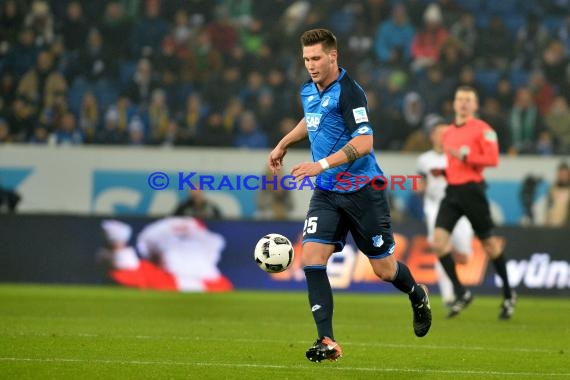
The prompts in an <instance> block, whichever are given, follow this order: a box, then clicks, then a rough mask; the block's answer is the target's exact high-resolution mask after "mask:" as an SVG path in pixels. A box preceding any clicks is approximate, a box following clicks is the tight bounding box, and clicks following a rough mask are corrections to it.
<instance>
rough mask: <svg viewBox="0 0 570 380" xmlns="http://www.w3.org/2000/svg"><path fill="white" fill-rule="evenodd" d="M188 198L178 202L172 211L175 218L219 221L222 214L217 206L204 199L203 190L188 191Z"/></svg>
mask: <svg viewBox="0 0 570 380" xmlns="http://www.w3.org/2000/svg"><path fill="white" fill-rule="evenodd" d="M188 193H189V197H188V198H186V200H184V201H182V202H180V203H179V204H178V206H176V209H175V210H174V215H176V216H193V217H195V218H200V219H220V218H221V217H222V212H221V211H220V208H219V207H218V205H216V204H215V203H214V202H212V201H211V200H209V199H208V198H206V196H205V194H204V190H202V189H190V190H188Z"/></svg>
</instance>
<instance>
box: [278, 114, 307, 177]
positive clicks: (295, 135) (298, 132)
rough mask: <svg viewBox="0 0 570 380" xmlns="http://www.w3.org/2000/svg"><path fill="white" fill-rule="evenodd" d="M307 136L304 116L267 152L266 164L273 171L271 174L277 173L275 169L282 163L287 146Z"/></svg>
mask: <svg viewBox="0 0 570 380" xmlns="http://www.w3.org/2000/svg"><path fill="white" fill-rule="evenodd" d="M308 136H309V133H308V132H307V122H306V121H305V118H302V119H301V120H300V121H299V122H298V123H297V125H296V126H295V128H293V130H292V131H291V132H289V133H287V134H286V135H285V136H284V137H283V138H282V139H281V141H279V142H278V143H277V146H275V148H274V149H273V150H272V151H271V153H269V157H268V165H269V168H271V170H272V171H273V174H277V171H278V170H279V168H281V166H282V165H283V157H285V154H287V148H289V147H290V146H291V145H293V144H295V143H298V142H299V141H303V140H305V139H306V138H307V137H308Z"/></svg>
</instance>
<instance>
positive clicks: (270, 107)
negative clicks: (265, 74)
mask: <svg viewBox="0 0 570 380" xmlns="http://www.w3.org/2000/svg"><path fill="white" fill-rule="evenodd" d="M278 111H279V109H278V107H277V105H276V104H275V99H274V98H273V92H272V91H271V90H270V89H269V88H266V89H264V90H263V91H262V92H261V93H260V94H259V96H258V97H257V104H256V105H255V107H254V109H253V112H254V113H255V115H256V117H257V121H258V123H259V127H260V128H261V130H262V131H264V132H265V133H267V134H268V133H270V131H271V130H272V129H273V128H274V127H275V122H276V121H277V120H281V118H282V117H285V114H279V113H278Z"/></svg>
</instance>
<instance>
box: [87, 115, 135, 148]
mask: <svg viewBox="0 0 570 380" xmlns="http://www.w3.org/2000/svg"><path fill="white" fill-rule="evenodd" d="M127 137H128V136H127V131H126V128H124V129H121V128H119V113H118V112H117V109H116V107H110V108H109V109H108V110H107V112H106V113H105V120H104V122H103V127H102V128H101V129H100V130H98V131H97V132H96V134H95V141H94V142H95V144H106V145H123V144H126V143H127Z"/></svg>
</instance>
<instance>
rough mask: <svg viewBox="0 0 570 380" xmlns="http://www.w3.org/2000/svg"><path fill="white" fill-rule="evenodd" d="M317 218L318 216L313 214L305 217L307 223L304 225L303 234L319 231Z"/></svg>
mask: <svg viewBox="0 0 570 380" xmlns="http://www.w3.org/2000/svg"><path fill="white" fill-rule="evenodd" d="M317 219H319V217H318V216H312V217H310V218H308V219H305V225H304V226H303V236H305V235H306V234H314V233H315V232H317Z"/></svg>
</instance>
